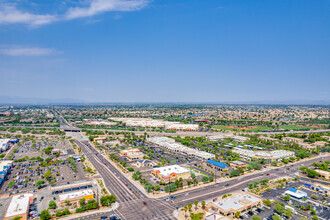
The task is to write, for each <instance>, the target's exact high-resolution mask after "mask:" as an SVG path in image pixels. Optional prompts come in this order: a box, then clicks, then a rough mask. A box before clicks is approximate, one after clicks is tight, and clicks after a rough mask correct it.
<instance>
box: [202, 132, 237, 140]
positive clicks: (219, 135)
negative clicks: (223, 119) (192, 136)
mask: <svg viewBox="0 0 330 220" xmlns="http://www.w3.org/2000/svg"><path fill="white" fill-rule="evenodd" d="M230 137H233V134H218V135H212V136H207V137H206V139H207V140H208V141H218V140H224V139H226V138H230Z"/></svg>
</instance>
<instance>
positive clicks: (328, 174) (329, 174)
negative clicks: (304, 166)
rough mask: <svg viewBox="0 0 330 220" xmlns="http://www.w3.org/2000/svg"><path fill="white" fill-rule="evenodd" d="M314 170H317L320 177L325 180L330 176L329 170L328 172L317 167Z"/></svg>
mask: <svg viewBox="0 0 330 220" xmlns="http://www.w3.org/2000/svg"><path fill="white" fill-rule="evenodd" d="M315 171H316V172H318V173H319V174H320V176H321V177H324V178H325V179H327V180H328V179H329V178H330V172H328V171H325V170H319V169H316V170H315Z"/></svg>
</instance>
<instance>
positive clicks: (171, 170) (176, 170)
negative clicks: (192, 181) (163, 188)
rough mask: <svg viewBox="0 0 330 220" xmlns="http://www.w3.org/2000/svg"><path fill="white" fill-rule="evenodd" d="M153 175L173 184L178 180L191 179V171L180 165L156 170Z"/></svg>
mask: <svg viewBox="0 0 330 220" xmlns="http://www.w3.org/2000/svg"><path fill="white" fill-rule="evenodd" d="M152 174H153V175H154V176H155V177H157V178H158V179H160V180H161V181H164V182H166V183H167V182H172V181H175V180H176V179H180V178H182V179H188V178H190V170H188V169H187V168H184V167H181V166H179V165H171V166H166V167H157V168H154V170H153V171H152Z"/></svg>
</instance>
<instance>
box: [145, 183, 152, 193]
mask: <svg viewBox="0 0 330 220" xmlns="http://www.w3.org/2000/svg"><path fill="white" fill-rule="evenodd" d="M145 189H146V191H147V192H150V191H151V190H152V185H151V184H150V183H148V182H147V183H146V184H145Z"/></svg>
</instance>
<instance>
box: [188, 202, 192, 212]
mask: <svg viewBox="0 0 330 220" xmlns="http://www.w3.org/2000/svg"><path fill="white" fill-rule="evenodd" d="M191 207H192V204H191V203H188V209H189V211H190V212H191Z"/></svg>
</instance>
